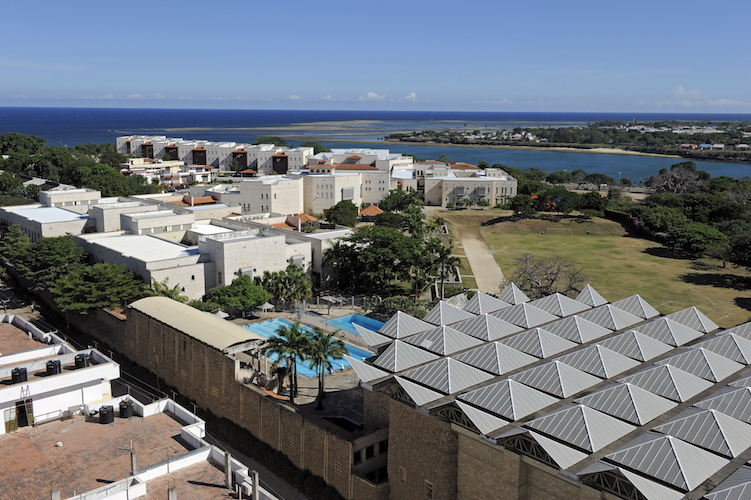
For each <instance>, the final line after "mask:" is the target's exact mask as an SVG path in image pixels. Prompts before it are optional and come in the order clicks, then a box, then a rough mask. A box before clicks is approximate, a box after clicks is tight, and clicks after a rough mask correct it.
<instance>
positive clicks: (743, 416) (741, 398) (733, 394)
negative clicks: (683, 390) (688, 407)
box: [694, 387, 751, 424]
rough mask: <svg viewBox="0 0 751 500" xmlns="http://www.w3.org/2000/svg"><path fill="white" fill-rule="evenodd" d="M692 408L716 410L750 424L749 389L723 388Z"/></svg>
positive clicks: (750, 394)
mask: <svg viewBox="0 0 751 500" xmlns="http://www.w3.org/2000/svg"><path fill="white" fill-rule="evenodd" d="M694 406H696V407H699V408H707V409H712V410H717V411H719V412H722V413H724V414H725V415H729V416H731V417H733V418H736V419H738V420H741V421H743V422H746V423H749V424H751V388H750V387H723V388H722V389H720V390H719V391H717V392H716V393H714V394H712V395H711V396H709V397H708V398H707V399H703V400H701V401H699V402H698V403H696V404H694Z"/></svg>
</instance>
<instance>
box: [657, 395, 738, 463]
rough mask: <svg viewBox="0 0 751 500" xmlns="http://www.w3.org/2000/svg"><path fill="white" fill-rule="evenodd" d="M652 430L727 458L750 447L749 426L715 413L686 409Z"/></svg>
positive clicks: (715, 411) (735, 455)
mask: <svg viewBox="0 0 751 500" xmlns="http://www.w3.org/2000/svg"><path fill="white" fill-rule="evenodd" d="M654 430H655V431H657V432H662V433H663V434H669V435H671V436H673V437H677V438H678V439H682V440H684V441H686V442H689V443H692V444H695V445H696V446H699V447H701V448H704V449H706V450H710V451H714V452H716V453H719V454H720V455H724V456H726V457H728V458H733V457H737V456H738V455H740V454H741V453H742V452H744V451H746V450H747V449H748V448H749V447H751V425H749V424H747V423H744V422H741V421H740V420H737V419H735V418H733V417H731V416H728V415H725V414H724V413H720V412H718V411H717V410H708V409H703V408H696V407H692V408H687V409H686V410H685V411H683V412H681V413H680V414H679V415H677V416H676V417H674V418H672V419H670V420H669V421H667V422H665V423H664V424H662V425H658V426H657V427H655V428H654Z"/></svg>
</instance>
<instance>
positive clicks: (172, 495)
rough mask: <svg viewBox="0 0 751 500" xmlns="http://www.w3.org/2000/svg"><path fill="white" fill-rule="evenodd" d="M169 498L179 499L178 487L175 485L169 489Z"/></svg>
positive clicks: (170, 499) (171, 499) (169, 499)
mask: <svg viewBox="0 0 751 500" xmlns="http://www.w3.org/2000/svg"><path fill="white" fill-rule="evenodd" d="M167 500H177V487H175V486H173V487H172V488H170V489H168V490H167Z"/></svg>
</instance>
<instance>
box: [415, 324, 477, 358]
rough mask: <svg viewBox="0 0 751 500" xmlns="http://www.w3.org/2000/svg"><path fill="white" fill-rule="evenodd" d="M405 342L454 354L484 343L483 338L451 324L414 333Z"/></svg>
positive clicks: (437, 352) (442, 353) (437, 351)
mask: <svg viewBox="0 0 751 500" xmlns="http://www.w3.org/2000/svg"><path fill="white" fill-rule="evenodd" d="M405 342H407V343H408V344H412V345H414V346H417V347H422V348H423V349H427V350H428V351H430V352H434V353H436V354H441V355H447V354H453V353H455V352H459V351H463V350H464V349H469V348H470V347H475V346H478V345H480V344H483V341H482V340H479V339H476V338H474V337H470V336H469V335H467V334H466V333H462V332H460V331H458V330H454V329H453V328H451V327H450V326H439V327H438V328H434V329H432V330H428V331H427V332H422V333H418V334H417V335H412V336H411V337H408V338H407V339H405Z"/></svg>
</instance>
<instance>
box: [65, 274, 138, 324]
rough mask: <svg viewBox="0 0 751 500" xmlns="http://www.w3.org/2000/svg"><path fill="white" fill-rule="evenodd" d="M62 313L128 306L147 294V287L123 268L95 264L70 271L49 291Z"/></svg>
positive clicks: (85, 312)
mask: <svg viewBox="0 0 751 500" xmlns="http://www.w3.org/2000/svg"><path fill="white" fill-rule="evenodd" d="M50 292H52V296H53V298H54V300H55V303H56V304H57V306H58V307H59V308H60V310H61V311H63V312H66V313H67V312H73V313H76V314H88V313H90V312H91V311H93V310H94V309H97V308H100V307H106V308H114V307H118V306H122V305H126V304H129V303H131V302H133V301H135V300H138V299H140V298H141V297H143V296H145V295H146V294H147V292H146V285H145V284H144V283H143V281H141V279H140V278H139V277H138V276H136V275H135V274H133V273H132V272H130V271H128V270H127V268H126V267H125V266H124V265H119V266H118V265H115V264H94V265H93V266H82V267H79V268H76V269H73V270H72V271H71V272H70V273H68V274H66V275H63V276H61V277H59V278H58V279H57V281H55V283H54V285H53V286H52V288H51V289H50Z"/></svg>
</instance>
